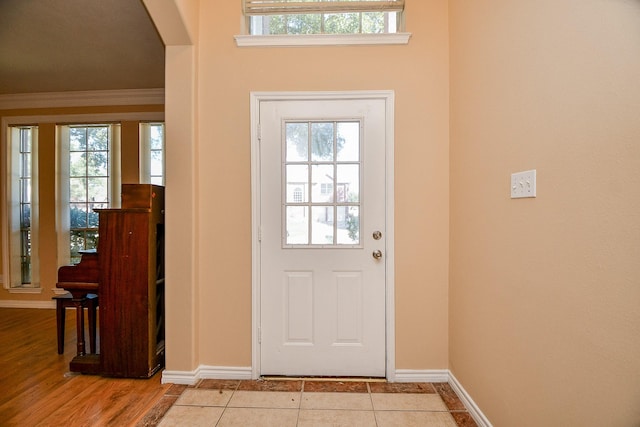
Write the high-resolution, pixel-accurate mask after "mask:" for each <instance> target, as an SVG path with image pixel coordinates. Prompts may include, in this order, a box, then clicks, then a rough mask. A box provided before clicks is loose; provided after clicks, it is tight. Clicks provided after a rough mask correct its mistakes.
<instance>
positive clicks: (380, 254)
mask: <svg viewBox="0 0 640 427" xmlns="http://www.w3.org/2000/svg"><path fill="white" fill-rule="evenodd" d="M373 257H374V258H375V259H380V258H382V251H380V250H377V251H373Z"/></svg>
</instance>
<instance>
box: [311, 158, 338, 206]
mask: <svg viewBox="0 0 640 427" xmlns="http://www.w3.org/2000/svg"><path fill="white" fill-rule="evenodd" d="M333 175H334V174H333V165H314V166H311V179H312V181H311V188H312V190H311V194H312V196H311V201H312V202H313V203H331V202H333V186H334V183H333V182H334V180H333Z"/></svg>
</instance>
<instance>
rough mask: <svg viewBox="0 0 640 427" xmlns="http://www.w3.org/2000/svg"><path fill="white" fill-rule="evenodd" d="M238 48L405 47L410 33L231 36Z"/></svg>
mask: <svg viewBox="0 0 640 427" xmlns="http://www.w3.org/2000/svg"><path fill="white" fill-rule="evenodd" d="M233 37H234V38H235V40H236V45H237V46H238V47H302V46H359V45H406V44H408V43H409V39H410V38H411V33H387V34H270V35H264V36H252V35H237V36H233Z"/></svg>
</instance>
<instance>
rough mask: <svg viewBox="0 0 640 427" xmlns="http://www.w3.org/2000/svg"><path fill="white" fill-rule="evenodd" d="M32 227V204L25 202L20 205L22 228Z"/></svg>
mask: <svg viewBox="0 0 640 427" xmlns="http://www.w3.org/2000/svg"><path fill="white" fill-rule="evenodd" d="M29 227H31V205H28V204H23V205H21V207H20V228H23V229H28V228H29Z"/></svg>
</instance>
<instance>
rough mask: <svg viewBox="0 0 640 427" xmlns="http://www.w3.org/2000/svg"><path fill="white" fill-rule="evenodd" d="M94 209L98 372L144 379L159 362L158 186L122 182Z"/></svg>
mask: <svg viewBox="0 0 640 427" xmlns="http://www.w3.org/2000/svg"><path fill="white" fill-rule="evenodd" d="M98 213H99V215H100V222H99V240H98V253H99V254H100V257H99V265H100V290H99V298H100V360H101V363H102V373H103V374H104V375H108V376H115V377H127V378H148V377H150V376H152V375H153V374H154V373H155V372H156V371H158V370H159V369H160V368H161V367H162V366H163V365H164V187H160V186H156V185H148V184H125V185H123V186H122V209H100V210H98Z"/></svg>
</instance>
